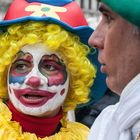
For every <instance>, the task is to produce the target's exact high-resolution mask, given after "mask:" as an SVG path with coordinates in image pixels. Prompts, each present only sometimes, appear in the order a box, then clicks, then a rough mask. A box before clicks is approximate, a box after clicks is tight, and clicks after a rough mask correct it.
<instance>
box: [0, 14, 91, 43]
mask: <svg viewBox="0 0 140 140" xmlns="http://www.w3.org/2000/svg"><path fill="white" fill-rule="evenodd" d="M27 21H39V22H40V21H42V22H46V23H54V24H58V25H60V26H62V27H63V28H64V29H66V30H67V31H69V32H71V33H74V34H76V35H78V36H79V37H80V40H81V42H83V43H84V44H86V45H88V38H89V37H90V35H91V34H92V32H93V29H92V28H90V27H89V26H78V27H72V26H69V25H68V24H66V23H64V22H62V21H60V20H57V19H55V18H52V17H33V16H30V17H29V16H27V17H22V18H17V19H14V20H4V21H1V22H0V30H3V28H4V29H5V28H7V27H8V26H10V25H12V24H17V23H24V22H27Z"/></svg>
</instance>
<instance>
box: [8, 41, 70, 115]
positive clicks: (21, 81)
mask: <svg viewBox="0 0 140 140" xmlns="http://www.w3.org/2000/svg"><path fill="white" fill-rule="evenodd" d="M68 86H69V77H68V73H67V69H66V67H65V64H64V63H63V61H62V59H61V58H60V56H59V55H58V54H57V53H56V52H53V53H52V52H50V51H48V49H47V47H46V46H45V45H43V44H34V45H27V46H24V47H23V48H22V49H21V51H20V52H19V53H18V55H17V57H16V59H15V61H14V62H13V63H12V65H11V67H10V69H9V73H8V87H9V89H8V90H9V92H8V94H9V98H10V100H11V102H12V104H13V105H14V106H15V108H16V109H17V110H19V111H20V112H22V113H24V114H29V115H33V116H41V115H42V114H45V113H47V112H51V111H53V110H55V109H57V108H58V107H60V106H61V105H62V104H63V102H64V100H65V98H66V95H67V92H68Z"/></svg>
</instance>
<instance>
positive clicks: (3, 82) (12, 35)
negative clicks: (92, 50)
mask: <svg viewBox="0 0 140 140" xmlns="http://www.w3.org/2000/svg"><path fill="white" fill-rule="evenodd" d="M34 43H43V44H45V45H46V46H47V47H48V49H49V50H51V51H57V52H58V53H59V54H60V55H61V57H62V58H63V59H64V60H65V62H66V64H65V65H66V67H67V69H68V71H69V75H70V85H69V91H68V96H67V99H66V100H65V103H64V107H63V111H64V112H67V111H68V110H73V109H74V108H75V107H76V105H77V104H81V103H85V102H87V101H88V97H89V93H90V87H91V86H92V84H93V82H94V78H95V76H96V69H95V67H94V66H93V65H92V64H91V63H90V61H89V59H88V58H87V54H88V53H89V48H88V46H86V45H84V44H82V43H81V42H80V39H79V37H78V36H76V35H73V34H72V33H69V32H68V31H66V30H64V29H63V28H62V27H60V26H59V25H56V24H46V23H43V22H31V21H30V22H26V23H21V24H15V25H12V26H10V27H9V28H8V29H7V32H5V33H3V34H1V35H0V97H1V98H3V99H4V98H7V70H8V67H9V66H10V64H11V63H12V61H13V59H14V58H15V56H16V54H17V53H18V51H19V50H20V48H21V47H23V46H25V45H27V44H34Z"/></svg>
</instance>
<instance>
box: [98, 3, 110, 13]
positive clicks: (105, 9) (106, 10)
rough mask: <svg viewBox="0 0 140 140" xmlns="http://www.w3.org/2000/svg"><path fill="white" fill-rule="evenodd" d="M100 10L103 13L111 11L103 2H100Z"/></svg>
mask: <svg viewBox="0 0 140 140" xmlns="http://www.w3.org/2000/svg"><path fill="white" fill-rule="evenodd" d="M99 11H100V12H101V13H110V12H111V11H110V10H109V9H108V8H107V7H106V6H105V5H104V4H102V3H99Z"/></svg>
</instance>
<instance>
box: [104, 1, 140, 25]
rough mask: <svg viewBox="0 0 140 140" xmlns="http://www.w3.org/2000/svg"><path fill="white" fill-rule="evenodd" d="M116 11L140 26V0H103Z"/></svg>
mask: <svg viewBox="0 0 140 140" xmlns="http://www.w3.org/2000/svg"><path fill="white" fill-rule="evenodd" d="M101 1H102V2H103V3H104V4H106V5H107V6H108V7H110V8H111V9H112V10H113V11H114V12H116V13H117V14H119V15H120V16H122V17H123V18H124V19H126V20H128V21H130V22H131V23H133V24H135V25H136V26H139V27H140V0H101Z"/></svg>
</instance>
